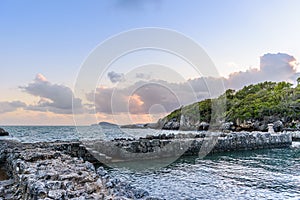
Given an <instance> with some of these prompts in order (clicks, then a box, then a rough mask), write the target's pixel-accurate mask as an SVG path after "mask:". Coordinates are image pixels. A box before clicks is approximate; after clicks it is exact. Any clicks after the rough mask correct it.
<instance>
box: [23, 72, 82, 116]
mask: <svg viewBox="0 0 300 200" xmlns="http://www.w3.org/2000/svg"><path fill="white" fill-rule="evenodd" d="M20 88H21V89H22V90H23V91H24V92H26V93H28V94H31V95H33V96H36V97H40V101H39V102H38V103H37V104H33V105H28V106H27V107H26V109H27V110H34V111H42V112H53V113H57V114H72V108H73V106H74V108H76V109H77V110H80V109H81V110H83V105H82V103H81V99H78V98H73V92H72V90H71V89H70V88H68V87H66V86H64V85H58V84H52V83H50V82H49V81H48V80H47V79H46V78H45V77H44V76H43V75H42V74H38V75H37V76H36V78H35V79H34V81H33V82H32V83H30V84H28V85H27V86H24V87H20ZM72 100H73V104H72Z"/></svg>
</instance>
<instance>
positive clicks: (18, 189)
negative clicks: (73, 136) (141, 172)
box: [0, 141, 155, 200]
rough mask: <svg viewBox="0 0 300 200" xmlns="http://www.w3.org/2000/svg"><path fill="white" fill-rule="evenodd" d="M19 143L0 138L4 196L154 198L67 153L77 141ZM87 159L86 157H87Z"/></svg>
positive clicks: (0, 186) (0, 183) (1, 197)
mask: <svg viewBox="0 0 300 200" xmlns="http://www.w3.org/2000/svg"><path fill="white" fill-rule="evenodd" d="M66 146H67V145H66V143H57V144H55V143H51V144H46V143H44V144H19V143H16V142H12V141H0V164H1V165H2V166H3V165H4V166H5V168H6V170H7V173H8V175H9V177H10V179H9V180H5V181H0V200H4V199H11V200H15V199H47V200H50V199H74V200H75V199H155V198H152V197H149V194H148V193H147V192H146V191H144V190H141V189H136V188H134V187H132V186H131V185H130V184H129V183H126V182H124V181H122V180H120V179H117V178H114V179H112V178H110V176H109V174H108V173H107V171H105V170H104V168H103V167H99V168H98V169H95V167H94V165H93V164H91V163H90V162H88V161H84V160H83V159H82V158H79V157H72V156H71V155H69V154H67V153H68V151H69V152H71V150H72V148H73V150H72V151H74V152H73V154H74V153H75V150H77V154H78V152H80V151H81V150H80V146H79V143H77V142H74V143H69V145H68V147H69V149H68V147H67V148H66V149H64V148H65V147H66ZM87 158H88V157H87Z"/></svg>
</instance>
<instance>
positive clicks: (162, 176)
mask: <svg viewBox="0 0 300 200" xmlns="http://www.w3.org/2000/svg"><path fill="white" fill-rule="evenodd" d="M110 171H111V173H112V174H113V176H115V177H122V179H123V180H127V181H130V182H131V183H132V184H133V185H135V186H136V187H140V188H144V189H146V190H147V191H149V192H150V194H151V195H154V196H157V197H162V198H165V199H300V148H291V149H273V150H259V151H249V152H235V153H225V154H224V153H223V154H217V155H213V156H208V157H206V158H205V159H199V158H197V157H184V158H180V159H179V160H177V161H176V162H174V163H172V164H171V165H169V166H167V167H165V168H161V169H155V170H144V171H139V172H133V171H131V170H128V169H124V168H123V169H111V170H110Z"/></svg>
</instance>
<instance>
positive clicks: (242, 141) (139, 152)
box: [85, 132, 292, 162]
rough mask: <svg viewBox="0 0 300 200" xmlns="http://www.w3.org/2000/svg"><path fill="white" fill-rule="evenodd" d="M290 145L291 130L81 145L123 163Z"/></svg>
mask: <svg viewBox="0 0 300 200" xmlns="http://www.w3.org/2000/svg"><path fill="white" fill-rule="evenodd" d="M291 144H292V135H291V133H285V132H284V133H274V134H270V133H263V132H252V133H249V132H239V133H228V134H224V133H213V134H212V133H210V134H209V135H205V133H200V134H178V135H174V134H170V135H165V134H163V135H159V136H147V137H145V138H140V139H138V140H134V139H115V140H113V141H109V142H108V141H105V142H103V141H94V142H88V143H86V144H85V146H86V147H87V148H88V149H90V150H91V151H90V152H92V154H93V155H94V157H96V158H97V159H98V160H100V161H101V162H123V161H132V160H146V159H160V158H169V157H180V156H182V155H207V154H209V153H210V154H212V153H219V152H227V151H241V150H254V149H267V148H282V147H289V146H290V145H291ZM93 152H94V153H93ZM97 152H101V153H97ZM104 158H106V159H105V160H104ZM107 158H110V159H109V160H108V159H107Z"/></svg>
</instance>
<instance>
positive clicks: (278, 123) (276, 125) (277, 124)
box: [273, 120, 283, 132]
mask: <svg viewBox="0 0 300 200" xmlns="http://www.w3.org/2000/svg"><path fill="white" fill-rule="evenodd" d="M273 129H274V131H275V132H281V131H283V123H282V122H281V121H280V120H278V121H276V122H274V124H273Z"/></svg>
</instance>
